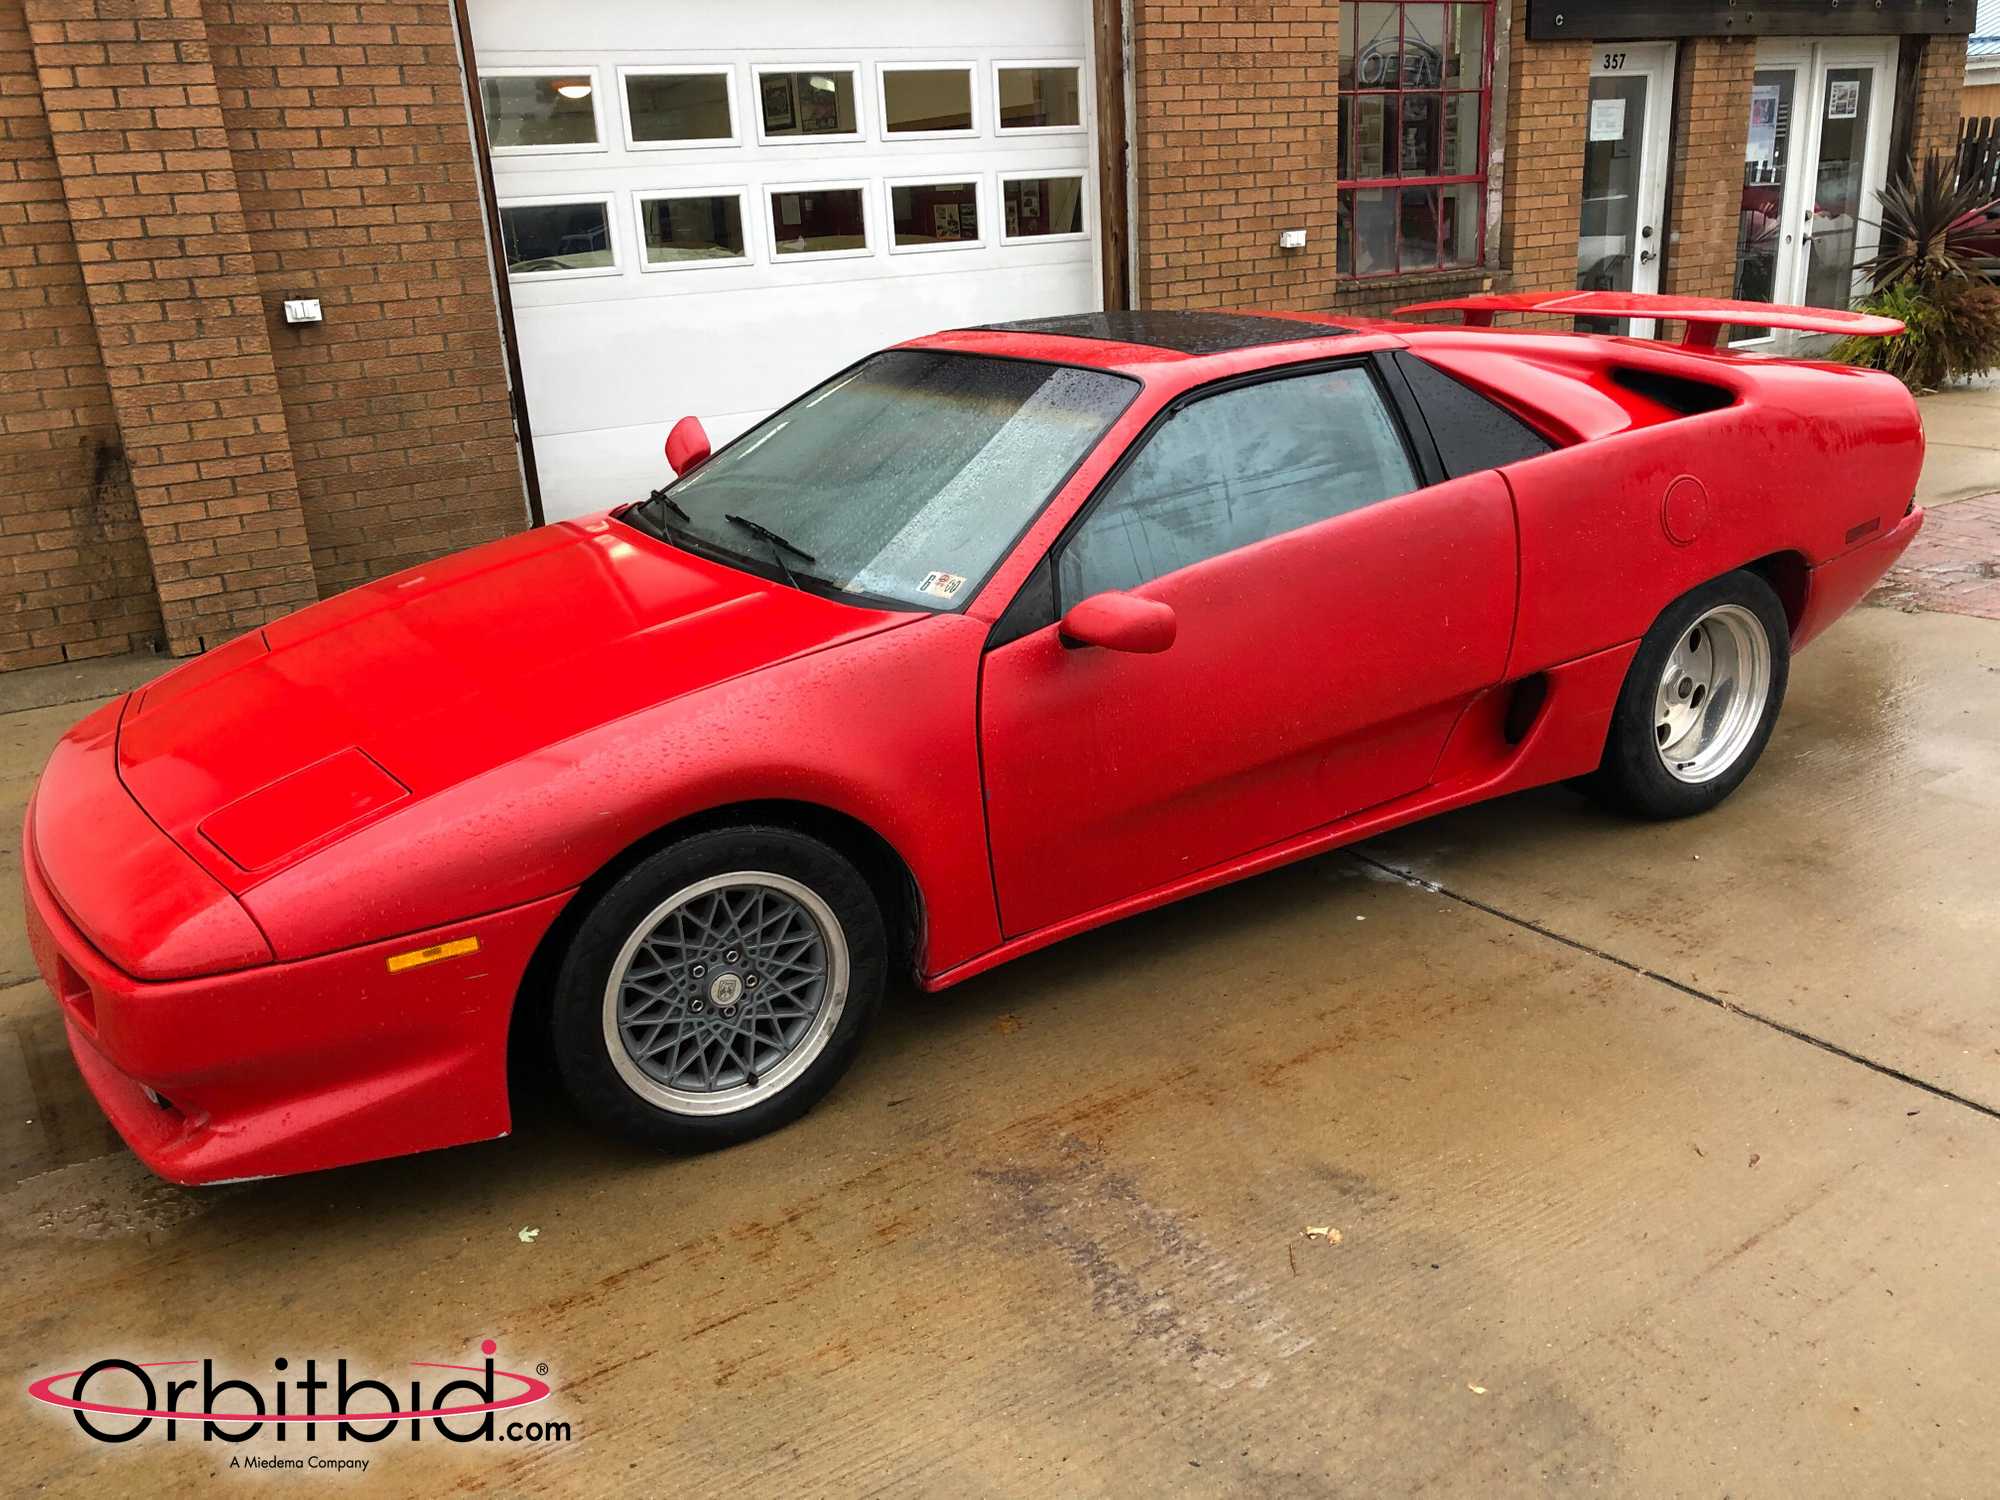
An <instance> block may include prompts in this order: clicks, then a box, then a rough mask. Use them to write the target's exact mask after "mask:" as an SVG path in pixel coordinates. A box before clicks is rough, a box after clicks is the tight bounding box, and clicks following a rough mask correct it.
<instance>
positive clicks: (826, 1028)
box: [551, 827, 888, 1151]
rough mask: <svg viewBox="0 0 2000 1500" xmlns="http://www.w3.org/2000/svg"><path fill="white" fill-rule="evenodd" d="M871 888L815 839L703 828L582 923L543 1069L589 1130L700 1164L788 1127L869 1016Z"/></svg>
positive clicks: (823, 1086) (845, 1058) (880, 933)
mask: <svg viewBox="0 0 2000 1500" xmlns="http://www.w3.org/2000/svg"><path fill="white" fill-rule="evenodd" d="M887 965H888V942H887V939H886V936H885V933H884V929H883V922H882V913H881V909H880V907H879V906H878V904H877V902H876V900H875V895H874V892H873V891H871V890H870V889H869V886H868V882H867V881H866V880H864V879H863V878H862V876H861V874H860V872H859V871H858V870H856V869H855V868H854V866H853V865H852V864H851V863H849V862H848V861H847V860H846V859H844V858H842V857H841V855H839V854H838V853H836V852H835V851H834V850H833V849H831V848H829V847H828V846H827V845H825V844H823V843H821V842H820V841H819V840H817V839H814V838H809V837H807V836H806V835H805V834H802V833H796V832H794V831H792V830H791V829H786V828H770V827H743V828H726V829H718V830H715V831H713V832H710V833H701V834H695V835H693V836H692V837H690V838H687V839H683V840H682V841H681V842H679V843H677V844H674V845H672V846H671V847H669V848H667V849H664V850H662V851H660V852H659V853H658V854H654V855H652V856H650V857H649V858H647V859H645V860H643V861H641V862H640V863H639V864H638V865H637V866H635V867H634V868H633V869H632V870H630V871H629V872H628V873H626V874H625V875H624V876H623V877H621V878H620V879H619V880H618V882H617V883H616V884H615V885H613V886H612V887H611V888H610V889H609V890H608V891H606V892H605V893H604V894H603V895H602V896H601V897H599V898H598V900H597V902H596V904H595V905H594V906H593V907H592V908H591V909H590V911H589V912H588V913H587V914H586V915H585V917H584V919H583V922H582V925H581V926H580V927H579V928H578V930H577V933H576V936H575V938H574V939H573V940H572V941H571V943H570V947H569V952H568V954H567V956H566V957H565V958H564V960H563V965H562V969H561V972H560V974H559V976H558V979H557V983H556V998H555V1005H554V1007H553V1011H552V1015H551V1024H552V1027H553V1033H554V1035H553V1041H554V1049H555V1056H556V1065H557V1068H558V1071H559V1072H560V1074H561V1076H562V1080H563V1085H564V1088H565V1089H566V1090H567V1092H568V1093H569V1095H570V1097H571V1098H572V1099H573V1100H574V1101H575V1102H576V1105H577V1107H578V1109H580V1110H581V1111H582V1112H583V1114H584V1115H585V1116H586V1117H587V1118H588V1119H589V1120H590V1121H591V1122H592V1123H593V1124H595V1125H597V1126H598V1127H599V1128H601V1129H604V1130H607V1131H612V1132H615V1133H617V1134H620V1135H624V1136H628V1137H630V1138H631V1139H633V1140H636V1141H639V1142H641V1143H643V1144H645V1145H649V1146H654V1147H658V1148H662V1149H665V1150H672V1151H704V1150H711V1149H714V1148H716V1147H720V1146H730V1145H734V1144H736V1143H737V1142H739V1141H747V1140H750V1139H752V1138H753V1137H755V1136H759V1135H763V1134H765V1133H766V1132H768V1131H772V1130H776V1129H778V1128H779V1127H780V1126H783V1125H788V1124H790V1123H791V1122H792V1121H793V1120H796V1119H797V1118H799V1116H801V1115H803V1114H804V1113H805V1112H806V1111H807V1110H809V1109H811V1108H812V1106H813V1105H814V1104H816V1103H817V1102H818V1101H819V1100H820V1098H821V1097H823V1096H824V1095H825V1094H826V1092H827V1091H828V1090H829V1089H831V1088H832V1087H833V1085H834V1084H835V1083H836V1082H837V1081H838V1080H839V1078H840V1076H841V1074H843V1073H845V1072H846V1071H847V1069H848V1066H849V1065H850V1064H851V1063H852V1062H853V1061H854V1058H855V1055H856V1054H857V1053H858V1052H859V1051H860V1048H861V1042H862V1039H863V1037H864V1036H865V1035H866V1034H867V1031H868V1028H869V1026H870V1024H871V1023H872V1022H873V1021H874V1018H875V1015H876V1013H877V1011H878V1010H879V1009H880V1007H881V999H882V991H883V988H884V983H885V979H886V975H887Z"/></svg>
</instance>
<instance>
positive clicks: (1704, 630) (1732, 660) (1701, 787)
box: [1589, 571, 1791, 818]
mask: <svg viewBox="0 0 2000 1500" xmlns="http://www.w3.org/2000/svg"><path fill="white" fill-rule="evenodd" d="M1790 669H1791V638H1790V627H1789V625H1788V623H1787V622H1786V619H1785V610H1784V606H1783V605H1782V604H1781V603H1779V601H1778V596H1777V595H1776V594H1775V593H1773V592H1772V590H1771V586H1770V585H1769V584H1768V583H1766V582H1765V581H1764V580H1763V579H1762V578H1759V577H1758V576H1757V575H1756V574H1755V573H1749V572H1743V571H1738V572H1735V573H1728V574H1725V575H1723V576H1722V577H1721V578H1717V579H1714V580H1712V581H1711V582H1708V583H1705V584H1703V585H1702V586H1701V587H1700V588H1697V589H1695V590H1693V591H1692V592H1690V593H1687V594H1684V595H1682V596H1681V597H1680V598H1679V599H1676V600H1675V601H1674V602H1673V603H1672V604H1671V605H1669V606H1668V607H1667V608H1666V610H1665V611H1664V612H1662V614H1661V615H1660V618H1659V619H1658V620H1656V621H1654V623H1653V628H1652V629H1651V630H1649V631H1647V632H1646V636H1645V639H1644V640H1642V641H1641V642H1640V643H1639V650H1638V654H1637V655H1635V656H1634V657H1633V658H1632V665H1631V668H1630V669H1629V670H1628V671H1627V672H1626V674H1625V685H1624V687H1623V688H1622V689H1621V690H1620V692H1619V695H1618V704H1617V707H1616V708H1615V709H1614V710H1613V713H1612V718H1611V731H1610V734H1609V736H1608V737H1607V739H1606V741H1605V746H1604V759H1603V761H1602V762H1601V764H1600V765H1599V768H1598V772H1597V775H1596V776H1595V777H1594V778H1592V780H1591V782H1590V784H1589V785H1590V790H1591V791H1592V793H1593V794H1594V795H1596V796H1597V797H1598V799H1599V800H1600V801H1603V802H1606V803H1608V804H1610V805H1611V806H1613V807H1616V808H1618V809H1620V810H1622V811H1625V812H1630V813H1634V814H1637V815H1638V816H1640V817H1646V818H1685V817H1690V816H1692V815H1693V814H1695V813H1702V812H1707V811H1708V810H1709V809H1710V808H1712V807H1715V806H1716V805H1717V804H1719V803H1720V802H1722V800H1723V799H1724V798H1726V797H1727V796H1728V795H1729V794H1730V793H1731V792H1733V791H1735V790H1736V788H1737V787H1738V786H1740V785H1742V783H1743V778H1744V777H1746V776H1748V775H1749V774H1750V768H1751V767H1752V766H1754V765H1756V764H1757V758H1758V757H1759V756H1760V755H1762V754H1763V753H1764V746H1765V745H1766V743H1768V742H1769V740H1770V738H1771V731H1772V729H1773V728H1775V727H1776V725H1777V722H1778V710H1779V708H1780V707H1781V706H1782V705H1783V703H1784V701H1785V685H1786V682H1787V680H1788V678H1789V675H1790Z"/></svg>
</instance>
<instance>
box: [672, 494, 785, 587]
mask: <svg viewBox="0 0 2000 1500" xmlns="http://www.w3.org/2000/svg"><path fill="white" fill-rule="evenodd" d="M669 503H671V502H669ZM722 519H723V520H725V521H727V522H729V523H730V524H731V525H733V526H741V527H742V528H743V529H744V530H745V531H747V532H749V533H750V534H751V535H752V536H758V537H762V538H763V539H764V540H765V541H767V542H769V543H770V544H771V560H772V561H773V562H775V563H776V564H777V565H778V566H779V568H781V569H782V570H783V571H784V574H785V582H787V583H789V584H790V585H791V586H792V587H793V588H795V589H799V590H801V591H803V589H804V585H802V584H801V583H800V582H799V575H798V574H796V573H794V572H793V571H792V565H791V564H790V563H788V562H786V561H785V554H786V553H787V552H789V553H791V554H792V555H793V556H794V557H797V558H800V559H802V560H803V561H805V562H818V561H819V559H818V558H817V557H814V556H813V555H812V553H810V552H808V551H806V549H805V548H803V547H801V546H800V545H799V544H798V543H797V542H795V541H793V540H792V539H791V538H789V537H787V536H785V535H783V534H782V533H780V532H776V531H773V530H772V529H771V528H770V527H768V526H766V525H765V524H764V523H763V522H762V521H753V520H751V519H750V518H749V517H748V516H739V515H737V514H736V512H734V511H725V512H724V513H723V516H722Z"/></svg>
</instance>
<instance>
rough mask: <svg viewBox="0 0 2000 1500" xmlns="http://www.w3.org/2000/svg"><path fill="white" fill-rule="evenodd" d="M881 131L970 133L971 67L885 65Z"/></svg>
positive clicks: (909, 133) (891, 132)
mask: <svg viewBox="0 0 2000 1500" xmlns="http://www.w3.org/2000/svg"><path fill="white" fill-rule="evenodd" d="M882 131H883V134H885V135H892V136H899V137H907V136H946V135H971V134H972V133H973V129H972V69H971V68H970V67H969V66H964V65H955V66H951V67H943V66H931V67H884V68H883V69H882Z"/></svg>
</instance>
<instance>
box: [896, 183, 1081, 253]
mask: <svg viewBox="0 0 2000 1500" xmlns="http://www.w3.org/2000/svg"><path fill="white" fill-rule="evenodd" d="M946 182H969V183H971V184H972V200H973V205H974V208H973V212H974V213H976V214H977V215H978V216H979V238H978V239H976V240H951V241H949V242H947V243H945V244H940V245H899V244H897V243H896V189H897V188H899V187H936V186H937V185H938V184H939V183H946ZM991 196H992V189H991V185H990V182H989V179H988V178H987V176H986V174H985V173H983V172H925V173H922V174H920V175H918V176H914V177H885V178H883V179H882V225H883V230H884V234H885V243H886V245H887V246H888V250H889V253H890V254H891V255H937V254H950V253H951V252H953V251H955V250H984V249H987V248H988V247H990V246H991V245H992V244H993V242H994V236H993V233H992V230H991V228H990V227H989V226H990V225H991V224H992V223H993V219H992V216H991V214H990V213H989V212H988V210H989V209H990V207H991V204H990V202H989V201H988V200H989V199H990V198H991ZM1037 238H1041V239H1048V238H1051V236H1048V235H1041V236H1037Z"/></svg>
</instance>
